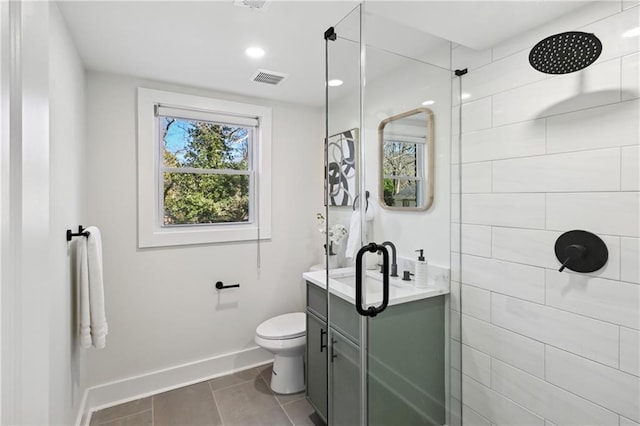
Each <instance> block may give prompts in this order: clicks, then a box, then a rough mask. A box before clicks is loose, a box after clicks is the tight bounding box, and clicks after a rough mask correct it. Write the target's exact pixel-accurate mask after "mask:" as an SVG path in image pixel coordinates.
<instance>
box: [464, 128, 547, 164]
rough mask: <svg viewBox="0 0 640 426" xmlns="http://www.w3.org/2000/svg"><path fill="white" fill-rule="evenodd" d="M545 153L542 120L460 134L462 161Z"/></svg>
mask: <svg viewBox="0 0 640 426" xmlns="http://www.w3.org/2000/svg"><path fill="white" fill-rule="evenodd" d="M544 153H545V120H544V119H540V120H533V121H525V122H523V123H516V124H510V125H507V126H500V127H493V128H491V129H486V130H479V131H477V132H471V133H465V134H464V135H462V162H463V163H469V162H475V161H487V160H499V159H502V158H516V157H528V156H531V155H541V154H544Z"/></svg>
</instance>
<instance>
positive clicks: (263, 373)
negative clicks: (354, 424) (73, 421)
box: [91, 365, 324, 426]
mask: <svg viewBox="0 0 640 426" xmlns="http://www.w3.org/2000/svg"><path fill="white" fill-rule="evenodd" d="M270 379H271V365H268V366H265V367H259V368H251V369H249V370H245V371H240V372H238V373H234V374H231V375H229V376H224V377H218V378H217V379H213V380H208V381H206V382H201V383H196V384H194V385H190V386H185V387H183V388H179V389H175V390H172V391H169V392H164V393H160V394H157V395H153V396H150V397H147V398H142V399H138V400H136V401H131V402H127V403H125V404H121V405H117V406H115V407H110V408H105V409H104V410H99V411H96V412H95V413H93V415H92V416H91V426H97V425H100V426H196V425H197V426H204V425H224V426H226V425H230V426H231V425H233V426H254V425H256V426H257V425H278V426H280V425H295V426H306V425H309V426H320V425H324V423H323V422H322V420H321V419H320V418H319V417H318V416H317V414H315V412H314V411H313V408H311V405H309V403H308V402H307V400H306V399H305V397H304V392H301V393H297V394H293V395H279V394H276V393H274V392H273V391H271V388H270V387H269V380H270Z"/></svg>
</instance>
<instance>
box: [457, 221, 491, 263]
mask: <svg viewBox="0 0 640 426" xmlns="http://www.w3.org/2000/svg"><path fill="white" fill-rule="evenodd" d="M461 232H462V253H465V254H475V255H477V256H484V257H490V256H491V227H490V226H483V225H467V224H463V225H462V226H461Z"/></svg>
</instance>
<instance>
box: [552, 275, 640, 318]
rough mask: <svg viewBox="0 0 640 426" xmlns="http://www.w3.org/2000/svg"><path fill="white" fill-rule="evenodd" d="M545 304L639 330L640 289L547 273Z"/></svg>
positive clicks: (615, 282) (581, 276)
mask: <svg viewBox="0 0 640 426" xmlns="http://www.w3.org/2000/svg"><path fill="white" fill-rule="evenodd" d="M546 275H547V278H546V283H547V293H546V294H547V299H546V300H547V301H546V304H547V305H548V306H553V307H556V308H559V309H562V310H565V311H569V312H574V313H576V314H580V315H585V316H588V317H591V318H596V319H601V320H603V321H608V322H613V323H615V324H620V325H625V326H627V327H631V328H640V286H639V285H637V284H627V283H623V282H620V281H613V280H606V279H602V278H593V277H586V276H583V275H579V274H566V273H563V272H558V271H553V270H549V269H547V270H546Z"/></svg>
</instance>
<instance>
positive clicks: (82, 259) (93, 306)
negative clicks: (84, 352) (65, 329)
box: [78, 226, 109, 349]
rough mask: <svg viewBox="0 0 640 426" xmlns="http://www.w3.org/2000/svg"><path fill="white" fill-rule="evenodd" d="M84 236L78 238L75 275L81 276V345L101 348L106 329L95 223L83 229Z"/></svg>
mask: <svg viewBox="0 0 640 426" xmlns="http://www.w3.org/2000/svg"><path fill="white" fill-rule="evenodd" d="M85 231H87V232H88V233H89V236H88V237H86V238H80V239H79V240H78V268H79V271H78V272H79V274H78V279H79V280H80V345H81V346H82V347H83V348H88V347H90V346H91V345H93V346H94V347H96V348H98V349H101V348H104V346H105V343H106V336H107V333H108V332H109V329H108V326H107V318H106V316H105V309H104V282H103V277H102V238H101V236H100V230H99V229H98V228H96V227H95V226H90V227H88V228H86V229H85Z"/></svg>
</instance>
